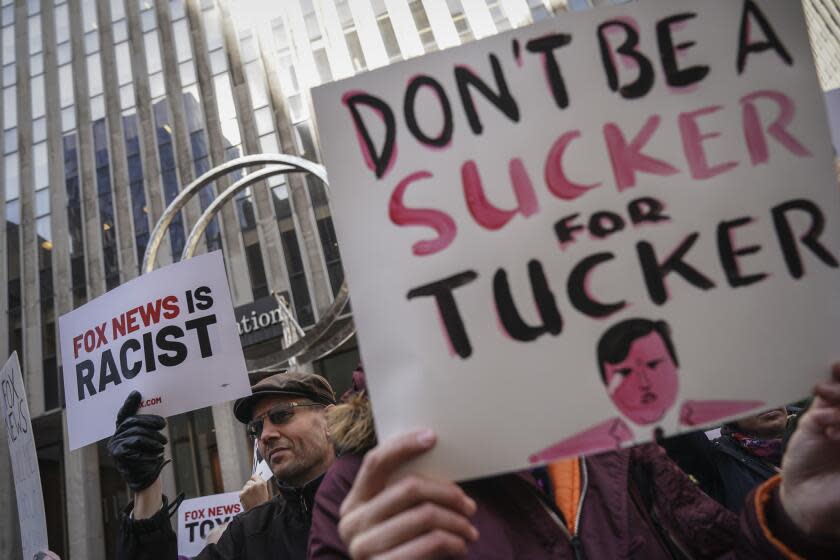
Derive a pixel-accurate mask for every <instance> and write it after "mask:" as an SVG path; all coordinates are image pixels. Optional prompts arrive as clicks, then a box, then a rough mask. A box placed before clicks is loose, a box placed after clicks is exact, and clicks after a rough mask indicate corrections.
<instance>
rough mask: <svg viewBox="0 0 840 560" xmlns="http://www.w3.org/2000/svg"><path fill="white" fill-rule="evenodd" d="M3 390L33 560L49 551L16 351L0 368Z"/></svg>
mask: <svg viewBox="0 0 840 560" xmlns="http://www.w3.org/2000/svg"><path fill="white" fill-rule="evenodd" d="M0 392H2V398H0V410H2V412H3V419H4V420H5V423H6V440H7V441H8V442H9V455H10V457H11V460H12V476H13V477H14V479H15V494H16V496H17V509H18V521H19V522H20V540H21V545H22V547H23V558H24V560H31V559H32V558H33V557H34V556H35V553H37V552H38V551H39V550H47V549H48V548H49V546H48V544H47V520H46V517H45V516H44V495H43V492H42V491H41V474H40V471H39V470H38V455H37V452H36V450H35V438H34V434H33V432H32V420H31V418H30V416H29V403H28V402H27V400H26V388H25V387H24V385H23V376H22V375H21V372H20V363H19V362H18V357H17V352H13V353H12V356H11V357H10V358H9V359H8V360H7V361H6V364H5V365H4V366H3V369H2V370H0Z"/></svg>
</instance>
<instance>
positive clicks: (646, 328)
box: [529, 318, 765, 463]
mask: <svg viewBox="0 0 840 560" xmlns="http://www.w3.org/2000/svg"><path fill="white" fill-rule="evenodd" d="M596 357H597V360H598V369H599V370H600V375H601V381H602V382H603V383H604V386H605V387H606V389H607V395H608V396H609V398H610V400H611V401H612V402H613V404H614V405H615V407H616V408H617V409H618V411H619V412H620V413H621V416H620V417H615V418H610V419H608V420H606V421H604V422H601V423H600V424H596V425H594V426H591V427H589V428H587V429H585V430H583V431H581V432H578V433H576V434H574V435H573V436H571V437H567V438H565V439H563V440H561V441H558V442H556V443H553V444H551V445H549V446H548V447H545V448H543V449H541V450H540V451H538V452H536V453H533V454H532V455H530V456H529V461H530V462H531V463H536V462H539V461H553V460H555V459H559V458H561V457H569V456H573V455H583V454H586V453H593V452H596V451H605V450H607V449H617V448H620V447H622V446H624V445H626V444H628V443H630V442H632V441H634V440H636V437H637V435H636V433H635V431H634V430H633V429H632V428H631V425H630V424H629V423H628V422H626V421H625V419H627V420H629V421H630V422H632V423H633V424H635V425H637V426H642V427H647V426H650V427H651V428H654V429H655V428H662V422H663V420H664V419H665V415H666V414H668V412H669V411H670V410H671V409H672V408H673V407H674V406H676V405H677V404H678V405H679V417H678V420H677V422H678V424H679V426H687V427H692V426H701V425H703V424H709V423H711V422H714V421H718V420H721V419H723V418H726V417H729V416H733V415H735V414H741V413H745V412H748V411H750V410H755V409H757V408H759V407H761V406H762V405H764V404H765V403H763V402H762V401H754V400H706V399H703V400H697V399H680V400H679V403H678V402H677V394H678V393H679V389H680V378H679V371H680V370H679V367H680V364H679V360H678V359H677V352H676V350H674V342H673V339H672V337H671V328H670V327H669V326H668V323H666V322H665V321H653V320H650V319H643V318H633V319H625V320H624V321H621V322H620V323H616V324H615V325H613V326H612V327H610V328H609V329H607V331H606V332H605V333H604V334H603V335H601V338H600V340H599V341H598V348H597V351H596ZM666 429H667V428H666ZM669 431H670V430H669Z"/></svg>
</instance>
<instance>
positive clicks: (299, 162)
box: [142, 154, 327, 274]
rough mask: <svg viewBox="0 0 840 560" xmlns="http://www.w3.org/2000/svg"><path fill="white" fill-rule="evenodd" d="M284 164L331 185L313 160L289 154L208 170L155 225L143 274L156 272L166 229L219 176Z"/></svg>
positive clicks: (237, 161)
mask: <svg viewBox="0 0 840 560" xmlns="http://www.w3.org/2000/svg"><path fill="white" fill-rule="evenodd" d="M272 163H274V164H284V165H287V166H289V167H296V168H298V169H300V170H301V171H306V172H308V173H312V174H313V175H315V176H316V177H318V178H319V179H320V180H321V181H323V182H324V184H327V170H326V169H325V168H324V166H323V165H320V164H317V163H314V162H311V161H309V160H308V159H304V158H301V157H297V156H290V155H285V154H262V155H256V156H243V157H240V158H236V159H234V160H231V161H228V162H225V163H223V164H222V165H219V166H217V167H214V168H213V169H211V170H210V171H207V172H206V173H204V174H203V175H201V176H200V177H198V178H197V179H195V180H194V181H193V182H192V183H190V184H189V185H187V186H186V187H185V188H184V189H183V190H182V191H181V192H179V193H178V196H176V197H175V199H174V200H173V201H172V202H171V203H170V204H169V206H167V207H166V210H164V211H163V214H162V215H161V217H160V219H159V220H158V222H157V224H155V227H154V229H153V230H152V233H151V234H150V235H149V244H148V245H147V246H146V254H145V255H143V268H142V272H143V274H145V273H147V272H151V271H153V270H154V269H155V261H156V260H157V253H158V251H159V250H160V244H161V243H162V242H163V236H164V235H165V234H166V230H168V229H169V226H170V224H171V223H172V221H173V220H174V219H175V216H177V215H178V212H180V211H181V209H182V208H183V207H184V206H186V205H187V202H189V200H190V199H191V198H192V197H193V196H195V195H196V194H197V193H198V191H200V190H201V188H202V187H203V186H204V185H206V184H207V183H209V182H211V181H215V180H216V179H218V178H219V177H222V176H224V175H227V174H228V173H230V172H231V171H236V170H237V169H242V168H243V167H250V166H252V165H269V164H272Z"/></svg>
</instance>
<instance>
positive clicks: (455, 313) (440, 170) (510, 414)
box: [313, 0, 840, 479]
mask: <svg viewBox="0 0 840 560" xmlns="http://www.w3.org/2000/svg"><path fill="white" fill-rule="evenodd" d="M313 100H314V106H315V114H316V116H317V120H318V125H319V131H320V137H321V139H322V143H323V148H324V159H325V162H326V166H327V169H328V171H329V175H330V187H331V193H332V199H331V203H332V205H333V207H334V214H335V220H336V229H337V231H338V237H339V240H340V243H341V250H342V255H343V257H344V261H343V262H344V264H345V269H346V273H347V281H348V283H349V287H350V291H351V295H352V299H353V314H354V321H355V323H356V325H357V328H358V333H359V340H360V345H361V351H362V357H363V359H364V363H365V368H366V372H367V373H368V381H369V383H370V386H371V394H372V395H373V408H374V416H375V418H376V423H377V432H378V434H379V436H380V438H383V439H384V438H388V437H389V436H392V435H394V434H396V433H401V432H404V431H405V430H409V429H416V428H421V427H429V428H432V429H434V430H435V431H436V432H437V433H438V434H439V438H440V439H439V443H438V445H437V446H436V447H435V449H434V450H433V451H432V452H431V453H430V454H428V455H426V456H424V457H423V458H422V459H421V460H420V461H418V462H417V463H416V464H415V468H416V469H418V470H422V471H425V472H428V473H432V474H437V475H441V476H448V477H453V478H457V479H466V478H473V477H479V476H484V475H489V474H493V473H498V472H503V471H510V470H515V469H520V468H523V467H527V466H530V465H535V464H539V463H543V462H546V461H550V460H553V459H555V458H559V457H563V456H567V455H573V454H580V453H590V452H595V451H601V450H606V449H614V448H616V447H623V446H628V445H631V444H633V443H636V442H642V441H647V440H650V439H651V438H652V437H653V434H654V431H655V429H657V428H660V429H662V430H663V431H664V433H666V434H673V433H676V432H679V431H684V430H690V429H697V428H699V427H701V426H704V425H714V424H717V425H719V424H720V423H721V422H722V421H723V420H725V419H728V418H732V417H734V416H736V415H744V414H746V413H749V412H750V411H755V410H760V409H762V408H770V407H772V406H776V405H778V404H781V403H785V402H789V401H792V400H795V399H797V398H799V397H801V396H803V395H805V394H807V393H808V392H809V390H810V387H811V385H812V384H813V383H814V382H815V381H816V380H817V379H820V378H823V377H824V376H825V375H826V374H827V371H828V368H829V364H830V363H831V362H832V361H834V360H836V359H838V358H840V344H838V338H837V337H838V335H837V333H838V332H840V271H838V258H840V212H838V210H840V197H838V196H837V182H836V178H835V177H834V173H833V169H832V167H833V166H832V158H833V153H832V148H831V144H830V142H829V133H828V128H827V126H826V116H825V103H824V101H823V96H822V93H821V91H820V89H819V85H818V82H817V77H816V72H815V68H814V63H813V59H812V55H811V51H810V46H809V43H808V36H807V33H806V28H805V21H804V16H803V12H802V6H801V4H800V3H799V2H791V1H789V0H754V1H753V0H736V1H733V0H707V1H705V2H696V1H690V0H640V1H638V2H632V3H628V4H624V5H622V6H615V7H605V8H602V9H596V10H591V11H588V12H584V13H577V14H569V15H563V16H558V17H556V18H551V19H547V20H545V21H542V22H540V23H538V24H535V25H533V26H530V27H525V28H520V29H516V30H513V31H510V32H507V33H503V34H500V35H498V36H495V37H491V38H488V39H485V40H482V41H477V42H474V43H470V44H467V45H464V46H462V47H459V48H453V49H449V50H445V51H441V52H437V53H433V54H429V55H427V56H423V57H420V58H416V59H412V60H408V61H406V62H404V63H400V64H395V65H392V66H389V67H387V68H383V69H380V70H376V71H372V72H367V73H365V74H362V75H360V76H358V77H355V78H351V79H348V80H343V81H339V82H335V83H331V84H327V85H325V86H322V87H320V88H317V89H315V90H314V92H313Z"/></svg>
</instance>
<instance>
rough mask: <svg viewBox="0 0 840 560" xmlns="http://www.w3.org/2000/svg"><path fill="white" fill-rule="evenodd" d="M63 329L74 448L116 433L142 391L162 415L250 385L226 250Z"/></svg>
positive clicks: (148, 279) (103, 301)
mask: <svg viewBox="0 0 840 560" xmlns="http://www.w3.org/2000/svg"><path fill="white" fill-rule="evenodd" d="M59 329H60V333H61V358H62V363H63V365H64V395H65V401H66V403H67V413H68V416H67V427H68V432H69V443H70V449H77V448H79V447H81V446H83V445H86V444H88V443H93V442H95V441H97V440H100V439H102V438H105V437H107V436H109V435H111V434H112V433H113V431H114V425H113V420H114V419H115V418H116V413H117V411H118V410H119V408H120V406H121V404H122V402H123V401H124V400H125V398H126V396H128V394H129V393H130V392H131V391H132V390H134V389H137V390H138V391H140V393H141V395H142V396H143V402H142V405H141V407H142V408H143V409H144V412H149V413H153V414H160V415H162V416H169V415H172V414H179V413H181V412H187V411H189V410H195V409H197V408H201V407H204V406H208V405H212V404H217V403H220V402H224V401H228V400H231V399H235V398H237V397H240V396H243V395H246V394H248V393H250V385H249V383H248V375H247V370H246V369H245V360H244V357H243V355H242V348H241V346H240V344H239V340H238V337H237V333H236V322H235V320H234V316H233V307H232V305H231V300H230V292H229V290H228V285H227V277H226V275H225V268H224V263H223V261H222V253H221V252H219V251H217V252H214V253H209V254H207V255H201V256H199V257H195V258H193V259H190V260H188V261H186V262H182V263H177V264H173V265H170V266H167V267H164V268H162V269H160V270H157V271H155V272H152V273H149V274H145V275H143V276H141V277H139V278H136V279H134V280H132V281H130V282H127V283H125V284H123V285H121V286H119V287H118V288H115V289H114V290H112V291H110V292H108V293H107V294H105V295H103V296H101V297H99V298H97V299H95V300H93V301H91V302H89V303H87V304H86V305H83V306H82V307H79V308H78V309H76V310H75V311H72V312H70V313H68V314H66V315H63V316H62V317H61V318H60V319H59Z"/></svg>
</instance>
